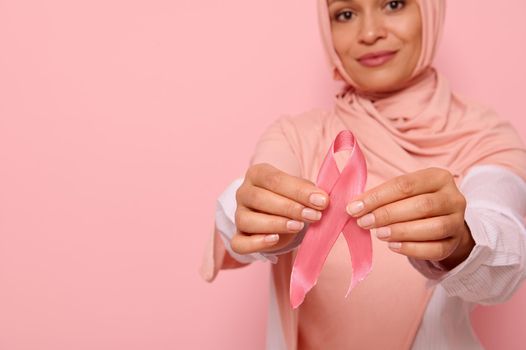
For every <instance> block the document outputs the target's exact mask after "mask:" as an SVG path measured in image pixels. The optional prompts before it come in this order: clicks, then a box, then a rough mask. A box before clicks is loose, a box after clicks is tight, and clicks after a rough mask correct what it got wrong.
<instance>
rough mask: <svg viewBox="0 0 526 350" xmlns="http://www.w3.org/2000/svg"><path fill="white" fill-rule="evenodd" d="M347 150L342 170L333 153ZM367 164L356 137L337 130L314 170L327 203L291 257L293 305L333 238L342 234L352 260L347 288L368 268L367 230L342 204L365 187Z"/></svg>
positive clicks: (310, 282)
mask: <svg viewBox="0 0 526 350" xmlns="http://www.w3.org/2000/svg"><path fill="white" fill-rule="evenodd" d="M344 150H350V151H351V154H350V156H349V158H348V160H347V163H346V165H345V167H344V168H343V169H342V172H341V173H340V171H339V170H338V167H337V165H336V162H335V160H334V153H337V152H339V151H344ZM366 181H367V165H366V163H365V158H364V156H363V153H362V151H361V150H360V147H359V146H358V143H357V142H356V138H355V137H354V135H353V134H352V133H351V132H350V131H349V130H343V131H341V132H340V133H339V134H338V135H337V136H336V138H335V140H334V142H333V143H332V145H331V147H330V149H329V151H328V153H327V155H326V157H325V159H324V161H323V164H322V166H321V168H320V172H319V173H318V179H317V186H318V187H319V188H321V189H323V190H324V191H325V192H327V193H328V194H329V205H328V207H327V208H326V209H325V211H324V213H323V217H322V218H321V220H320V221H318V222H315V223H312V224H310V225H309V228H308V230H307V232H306V233H305V237H304V238H303V241H302V243H301V245H300V247H299V249H298V254H297V255H296V259H295V260H294V265H293V267H292V274H291V279H290V302H291V305H292V307H293V308H297V307H298V306H299V305H301V303H302V302H303V300H304V299H305V295H306V294H307V293H308V292H309V291H310V290H311V289H312V287H314V285H315V284H316V282H317V280H318V276H319V274H320V272H321V269H322V267H323V264H324V263H325V260H326V259H327V256H328V255H329V252H330V250H331V248H332V246H333V245H334V243H335V242H336V239H337V238H338V236H339V235H340V233H343V235H344V237H345V240H346V242H347V246H348V248H349V252H350V254H351V262H352V264H351V265H352V278H351V284H350V286H349V289H348V291H347V294H346V295H345V296H346V297H347V296H348V295H349V293H350V292H351V290H352V289H353V288H354V287H355V286H356V285H357V284H358V283H359V282H361V281H362V280H363V279H364V278H365V277H366V276H367V274H368V273H369V272H370V271H371V267H372V241H371V235H370V233H369V231H368V230H365V229H363V228H361V227H360V226H358V224H357V223H356V218H353V217H351V216H350V215H348V214H347V212H346V210H345V207H346V205H347V203H348V202H350V201H351V200H352V199H353V198H354V197H355V196H356V195H358V194H361V193H362V192H363V191H364V189H365V183H366Z"/></svg>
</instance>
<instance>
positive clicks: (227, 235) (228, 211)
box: [215, 178, 309, 264]
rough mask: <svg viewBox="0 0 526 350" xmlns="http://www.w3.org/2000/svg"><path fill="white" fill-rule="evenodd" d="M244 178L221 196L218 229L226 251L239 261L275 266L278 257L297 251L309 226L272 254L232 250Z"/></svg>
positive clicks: (216, 217)
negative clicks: (239, 196) (258, 261)
mask: <svg viewBox="0 0 526 350" xmlns="http://www.w3.org/2000/svg"><path fill="white" fill-rule="evenodd" d="M243 181H244V178H238V179H236V180H234V181H233V182H232V183H231V184H230V185H228V187H227V188H226V189H225V191H224V192H223V193H222V194H221V195H220V196H219V198H218V199H217V206H216V215H215V222H216V227H217V229H218V231H219V233H220V234H221V239H222V240H223V243H224V245H225V248H226V250H227V251H228V253H229V254H230V256H232V257H233V258H234V259H236V260H237V261H239V262H241V263H244V264H248V263H251V262H254V261H256V260H262V261H270V262H272V263H273V264H275V263H277V262H278V257H277V256H278V255H280V254H284V253H287V252H289V251H291V250H293V249H295V248H296V247H297V246H299V244H300V243H301V241H302V240H303V236H304V235H305V232H306V230H307V227H308V226H309V225H308V224H306V225H305V227H304V228H303V230H301V231H300V232H299V233H298V235H297V236H296V239H295V240H294V241H292V242H291V243H289V244H288V245H287V246H285V247H283V248H281V249H279V250H277V251H274V252H272V253H252V254H238V253H236V252H234V251H233V250H232V247H231V245H230V241H231V240H232V237H233V236H234V234H235V233H236V224H235V222H236V219H235V218H236V208H237V201H236V192H237V189H238V188H239V187H240V186H241V184H242V183H243Z"/></svg>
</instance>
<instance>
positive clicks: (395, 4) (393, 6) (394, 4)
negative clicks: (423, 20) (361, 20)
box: [387, 0, 405, 11]
mask: <svg viewBox="0 0 526 350" xmlns="http://www.w3.org/2000/svg"><path fill="white" fill-rule="evenodd" d="M404 5H405V1H401V0H397V1H389V2H388V3H387V8H388V9H389V10H393V11H395V10H400V9H401V8H403V7H404Z"/></svg>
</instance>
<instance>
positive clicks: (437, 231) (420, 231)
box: [371, 215, 455, 242]
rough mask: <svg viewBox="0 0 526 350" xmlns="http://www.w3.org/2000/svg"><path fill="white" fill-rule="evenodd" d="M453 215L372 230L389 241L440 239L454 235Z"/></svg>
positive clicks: (378, 236) (382, 238)
mask: <svg viewBox="0 0 526 350" xmlns="http://www.w3.org/2000/svg"><path fill="white" fill-rule="evenodd" d="M454 222H455V218H454V216H453V215H444V216H437V217H433V218H428V219H422V220H416V221H409V222H402V223H397V224H393V225H389V226H382V227H379V228H375V229H372V230H371V233H372V234H374V235H375V236H376V237H377V238H378V239H381V240H383V241H387V242H426V241H438V240H442V239H446V238H449V237H452V236H453V235H454V230H453V226H454Z"/></svg>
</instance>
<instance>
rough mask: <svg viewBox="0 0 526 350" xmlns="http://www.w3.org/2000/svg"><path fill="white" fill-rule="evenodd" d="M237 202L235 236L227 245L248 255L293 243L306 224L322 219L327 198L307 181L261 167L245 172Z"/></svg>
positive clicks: (324, 193) (267, 166)
mask: <svg viewBox="0 0 526 350" xmlns="http://www.w3.org/2000/svg"><path fill="white" fill-rule="evenodd" d="M236 201H237V209H236V217H235V219H236V234H235V235H234V237H232V240H231V242H230V244H231V247H232V250H233V251H234V252H236V253H238V254H250V253H254V252H269V251H276V250H279V249H281V248H283V247H285V246H286V245H287V244H289V243H290V242H292V240H293V239H294V238H295V237H296V235H297V234H298V232H300V231H301V230H302V229H303V227H304V225H305V223H312V222H315V221H318V220H319V219H320V218H321V215H322V214H321V211H322V210H323V209H325V208H326V207H327V205H328V204H329V196H328V195H327V193H326V192H325V191H323V190H321V189H319V188H317V187H316V185H315V184H314V183H312V182H311V181H309V180H306V179H302V178H299V177H296V176H292V175H289V174H287V173H284V172H283V171H281V170H279V169H277V168H275V167H273V166H272V165H270V164H267V163H260V164H254V165H253V166H251V167H250V168H249V169H248V170H247V172H246V175H245V179H244V182H243V183H242V184H241V186H240V187H239V189H238V190H237V192H236Z"/></svg>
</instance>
